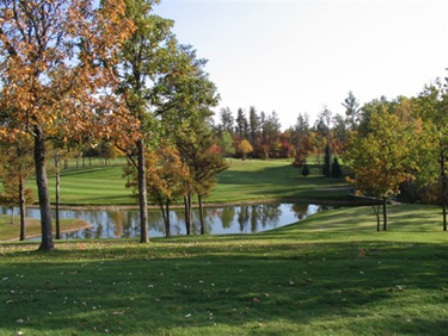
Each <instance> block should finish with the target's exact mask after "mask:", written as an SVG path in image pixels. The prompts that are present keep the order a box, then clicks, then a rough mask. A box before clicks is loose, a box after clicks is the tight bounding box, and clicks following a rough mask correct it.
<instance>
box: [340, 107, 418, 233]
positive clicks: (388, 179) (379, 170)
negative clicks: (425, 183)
mask: <svg viewBox="0 0 448 336" xmlns="http://www.w3.org/2000/svg"><path fill="white" fill-rule="evenodd" d="M412 126H413V125H408V124H403V123H401V122H400V120H399V118H398V117H397V115H396V114H392V113H389V112H388V111H387V110H383V112H382V113H374V114H372V116H371V118H370V122H369V129H371V130H372V131H371V132H370V133H369V134H368V135H367V136H365V137H364V136H359V135H357V133H356V132H355V133H353V134H352V136H351V139H350V145H349V148H348V150H347V152H346V153H345V155H344V158H345V159H344V161H345V162H347V165H348V166H349V167H350V168H351V169H353V171H354V173H355V180H350V182H352V183H353V184H354V185H355V186H356V188H357V192H358V193H359V194H361V195H365V196H367V197H372V198H374V199H375V200H377V202H381V204H382V206H383V230H387V211H386V203H387V200H388V198H389V197H390V196H392V195H396V194H398V193H399V185H400V183H402V182H403V181H406V180H407V179H409V178H411V177H412V176H411V174H410V169H409V168H410V167H413V166H415V164H414V163H413V160H412V158H411V157H410V155H409V154H410V152H411V148H412V146H413V140H415V137H414V134H415V133H416V132H415V131H416V129H415V128H413V127H412ZM376 214H377V230H378V231H379V230H380V213H379V209H378V211H376Z"/></svg>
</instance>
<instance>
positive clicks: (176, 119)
mask: <svg viewBox="0 0 448 336" xmlns="http://www.w3.org/2000/svg"><path fill="white" fill-rule="evenodd" d="M178 52H179V54H178V55H177V58H176V59H177V62H179V63H180V64H184V66H183V67H182V69H183V70H182V71H177V72H176V73H173V74H172V75H171V76H167V77H166V78H165V80H164V81H163V84H164V85H163V86H164V89H165V92H166V95H165V100H164V103H163V104H162V105H161V106H160V110H161V111H163V113H161V114H160V116H161V122H162V126H163V134H164V136H166V137H169V138H170V139H172V142H173V143H175V144H176V148H177V149H178V150H179V153H180V155H181V158H182V160H183V162H184V163H185V164H187V165H188V167H189V169H190V174H191V179H189V181H187V185H186V186H185V189H186V195H185V198H184V204H185V225H186V231H187V234H190V232H191V206H192V195H193V194H194V193H195V192H196V193H198V198H199V203H200V204H199V205H200V215H201V227H202V228H203V226H204V225H203V217H202V197H203V196H206V193H207V192H208V190H211V189H212V187H213V183H211V181H212V180H213V178H214V176H215V175H216V174H217V173H218V172H219V170H217V169H216V168H214V165H215V161H214V159H213V160H210V158H209V155H210V156H212V157H213V158H216V160H217V161H219V162H221V163H223V164H225V163H224V160H223V158H222V156H221V155H220V154H219V153H216V151H214V150H213V147H214V143H215V140H214V137H213V133H212V130H211V126H210V122H209V120H210V119H211V117H212V115H213V112H212V111H211V107H213V106H216V105H217V103H218V99H219V96H218V94H217V92H216V86H215V85H214V83H213V82H211V81H210V80H209V78H208V74H207V73H206V72H205V71H204V66H205V64H206V61H205V60H203V59H198V58H197V57H196V52H195V51H194V50H193V49H192V48H191V47H190V46H181V47H180V48H179V49H178ZM209 180H210V181H209ZM206 185H207V187H206Z"/></svg>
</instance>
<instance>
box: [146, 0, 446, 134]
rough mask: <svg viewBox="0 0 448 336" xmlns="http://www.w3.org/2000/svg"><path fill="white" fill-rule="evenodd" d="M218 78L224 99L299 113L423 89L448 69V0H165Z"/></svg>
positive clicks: (336, 109) (287, 117)
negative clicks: (354, 99) (350, 99)
mask: <svg viewBox="0 0 448 336" xmlns="http://www.w3.org/2000/svg"><path fill="white" fill-rule="evenodd" d="M154 12H155V13H156V14H158V15H160V16H162V17H165V18H169V19H173V20H174V21H175V26H174V29H173V31H174V33H175V34H176V35H177V37H178V40H179V41H180V42H181V43H183V44H191V45H192V46H193V47H194V48H195V49H196V50H197V53H198V56H199V57H201V58H205V59H208V64H207V66H206V70H207V72H208V73H209V75H210V79H211V80H212V81H213V82H214V83H215V84H216V85H217V87H218V91H219V93H220V95H221V102H220V105H219V107H218V108H217V109H216V111H219V109H220V108H221V107H230V109H231V110H232V111H234V113H236V110H237V109H238V107H242V108H244V109H245V110H246V111H248V109H249V107H250V106H251V105H253V106H255V107H256V108H257V110H258V111H259V112H260V111H262V110H263V111H265V112H266V113H271V112H272V111H274V110H275V111H276V112H277V114H278V115H279V117H280V122H281V124H282V126H283V128H287V127H289V126H292V125H293V124H295V122H296V119H297V116H298V114H299V113H305V112H307V113H308V114H309V115H310V118H311V120H312V121H314V119H315V117H316V116H317V115H318V114H319V113H320V112H321V111H322V110H323V109H324V107H325V106H327V107H328V108H329V109H330V110H331V111H332V112H333V114H336V113H340V114H343V113H344V108H343V107H342V105H341V102H342V101H343V100H344V99H345V98H346V96H347V93H348V91H350V90H351V91H353V93H354V94H355V96H356V97H357V98H358V99H359V100H360V101H361V103H365V102H368V101H370V100H372V99H374V98H379V97H381V96H382V95H384V96H386V97H387V98H390V99H391V98H394V97H396V96H398V95H406V96H412V95H416V94H418V93H419V92H420V91H421V90H422V89H423V87H424V85H425V84H427V83H429V82H431V81H432V80H434V79H435V78H436V77H440V76H445V75H448V72H446V71H445V68H447V67H448V0H314V1H313V0H296V1H294V0H290V1H287V0H277V1H274V0H272V1H267V0H265V1H262V0H258V1H257V0H252V1H251V0H245V1H243V0H240V1H238V0H233V1H232V0H202V1H200V0H196V1H194V0H162V2H161V4H160V5H158V6H156V7H155V9H154Z"/></svg>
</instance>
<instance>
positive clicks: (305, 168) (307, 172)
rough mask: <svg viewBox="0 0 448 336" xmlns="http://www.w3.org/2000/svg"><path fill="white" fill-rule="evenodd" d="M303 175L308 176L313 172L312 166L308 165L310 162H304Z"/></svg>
mask: <svg viewBox="0 0 448 336" xmlns="http://www.w3.org/2000/svg"><path fill="white" fill-rule="evenodd" d="M301 174H302V175H303V176H305V177H307V176H308V175H310V174H311V172H310V168H309V167H308V164H306V163H305V164H304V165H303V167H302V173H301Z"/></svg>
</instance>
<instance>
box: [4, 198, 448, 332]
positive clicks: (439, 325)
mask: <svg viewBox="0 0 448 336" xmlns="http://www.w3.org/2000/svg"><path fill="white" fill-rule="evenodd" d="M389 212H390V231H388V232H379V233H377V232H375V218H374V215H373V210H372V209H371V208H370V207H359V208H347V209H338V210H334V211H330V212H323V213H319V214H316V215H314V216H312V217H310V218H308V219H306V220H304V221H302V222H299V223H296V224H293V225H290V226H288V227H283V228H281V229H278V230H274V231H269V232H264V233H259V234H253V235H230V236H206V237H178V238H171V239H163V238H161V239H153V240H152V241H151V243H149V244H145V245H141V244H138V243H137V241H135V240H131V241H129V240H102V241H68V242H59V243H57V250H56V251H54V252H51V253H41V252H37V251H36V249H37V246H38V245H37V243H17V244H11V243H3V244H0V269H1V277H0V285H1V286H0V335H19V334H22V335H37V336H40V335H50V336H51V335H105V334H109V335H160V336H162V335H173V336H174V335H176V336H177V335H179V336H181V335H191V336H193V335H194V336H196V335H204V336H205V335H207V336H209V335H220V336H221V335H222V336H229V335H243V336H245V335H247V336H249V335H260V336H261V335H263V336H264V335H279V336H283V335H286V336H293V335H294V336H295V335H353V336H355V335H356V336H358V335H403V336H405V335H446V333H447V330H448V280H447V277H446V271H447V269H448V244H447V243H448V237H447V235H446V233H444V232H442V230H441V212H440V208H438V207H423V206H409V205H399V206H391V207H390V208H389Z"/></svg>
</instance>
